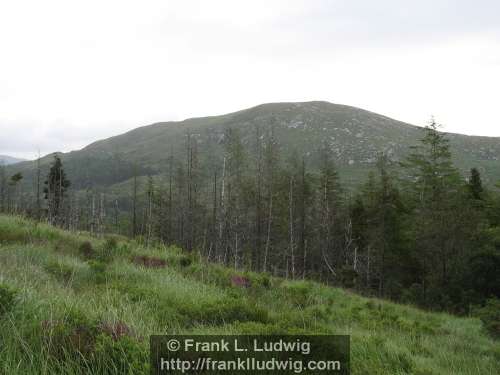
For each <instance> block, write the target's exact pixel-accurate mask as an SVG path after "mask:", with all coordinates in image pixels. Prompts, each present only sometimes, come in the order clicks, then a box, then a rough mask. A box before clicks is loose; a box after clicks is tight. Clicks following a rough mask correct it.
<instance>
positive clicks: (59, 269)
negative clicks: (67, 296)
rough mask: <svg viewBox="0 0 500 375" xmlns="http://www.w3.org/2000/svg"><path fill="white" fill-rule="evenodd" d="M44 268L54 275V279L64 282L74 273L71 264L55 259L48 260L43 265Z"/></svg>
mask: <svg viewBox="0 0 500 375" xmlns="http://www.w3.org/2000/svg"><path fill="white" fill-rule="evenodd" d="M45 270H46V271H47V272H48V273H50V274H51V275H53V276H55V277H56V279H58V280H62V281H66V282H67V281H69V280H71V278H72V277H73V274H74V269H73V267H72V266H70V265H68V264H65V263H62V262H60V261H56V260H55V261H49V262H48V263H47V264H46V265H45Z"/></svg>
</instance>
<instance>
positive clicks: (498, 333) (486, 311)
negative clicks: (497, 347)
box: [475, 298, 500, 339]
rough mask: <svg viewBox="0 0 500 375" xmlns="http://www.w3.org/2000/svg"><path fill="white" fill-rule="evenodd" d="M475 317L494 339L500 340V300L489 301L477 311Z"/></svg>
mask: <svg viewBox="0 0 500 375" xmlns="http://www.w3.org/2000/svg"><path fill="white" fill-rule="evenodd" d="M475 315H476V316H477V317H479V319H481V321H482V322H483V324H484V327H485V328H486V330H487V331H488V332H489V333H490V334H491V335H492V336H493V337H495V338H497V339H498V338H500V299H498V298H490V299H488V300H487V301H486V303H485V305H484V306H483V307H481V308H478V309H476V310H475Z"/></svg>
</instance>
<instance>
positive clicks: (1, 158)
mask: <svg viewBox="0 0 500 375" xmlns="http://www.w3.org/2000/svg"><path fill="white" fill-rule="evenodd" d="M22 161H26V159H18V158H13V157H12V156H7V155H0V165H2V164H3V165H11V164H16V163H20V162H22Z"/></svg>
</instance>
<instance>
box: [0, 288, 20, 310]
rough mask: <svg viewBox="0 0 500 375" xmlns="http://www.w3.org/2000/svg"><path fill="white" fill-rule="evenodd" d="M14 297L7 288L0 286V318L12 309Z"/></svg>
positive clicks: (13, 292)
mask: <svg viewBox="0 0 500 375" xmlns="http://www.w3.org/2000/svg"><path fill="white" fill-rule="evenodd" d="M16 295H17V293H16V292H15V291H14V290H13V289H11V288H10V287H9V286H7V285H4V284H0V318H1V317H2V316H3V315H5V314H7V313H8V312H9V311H11V310H12V309H13V308H14V305H15V303H16Z"/></svg>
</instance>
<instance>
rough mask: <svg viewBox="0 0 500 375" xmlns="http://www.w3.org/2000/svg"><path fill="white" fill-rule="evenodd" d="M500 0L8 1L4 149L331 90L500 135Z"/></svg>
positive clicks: (390, 110)
mask: <svg viewBox="0 0 500 375" xmlns="http://www.w3.org/2000/svg"><path fill="white" fill-rule="evenodd" d="M499 17H500V1H498V0H474V1H472V0H420V1H402V0H377V1H372V0H363V1H361V0H349V1H348V0H343V1H340V0H244V1H243V0H241V1H240V0H220V1H219V0H199V1H195V0H178V1H177V0H157V1H156V0H136V1H128V0H116V1H115V0H98V1H97V0H95V1H94V0H85V1H76V0H44V1H40V0H0V154H9V155H13V156H20V157H34V155H36V153H37V149H40V151H41V153H42V154H46V153H49V152H53V151H69V150H73V149H78V148H81V147H83V146H85V145H87V144H88V143H90V142H92V141H94V140H97V139H101V138H105V137H109V136H112V135H116V134H120V133H123V132H125V131H127V130H130V129H133V128H135V127H138V126H141V125H146V124H149V123H152V122H157V121H166V120H181V119H184V118H188V117H194V116H206V115H216V114H222V113H227V112H232V111H236V110H239V109H243V108H246V107H251V106H254V105H257V104H261V103H266V102H278V101H308V100H327V101H330V102H333V103H341V104H348V105H353V106H357V107H361V108H365V109H369V110H371V111H374V112H378V113H381V114H384V115H387V116H390V117H393V118H396V119H398V120H402V121H406V122H410V123H413V124H416V125H423V124H425V123H426V121H427V120H428V119H429V117H430V116H431V115H434V116H435V117H436V118H437V120H438V122H441V123H443V124H444V125H445V130H446V131H453V132H460V133H465V134H476V135H488V136H500V108H499V104H500V21H499Z"/></svg>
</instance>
